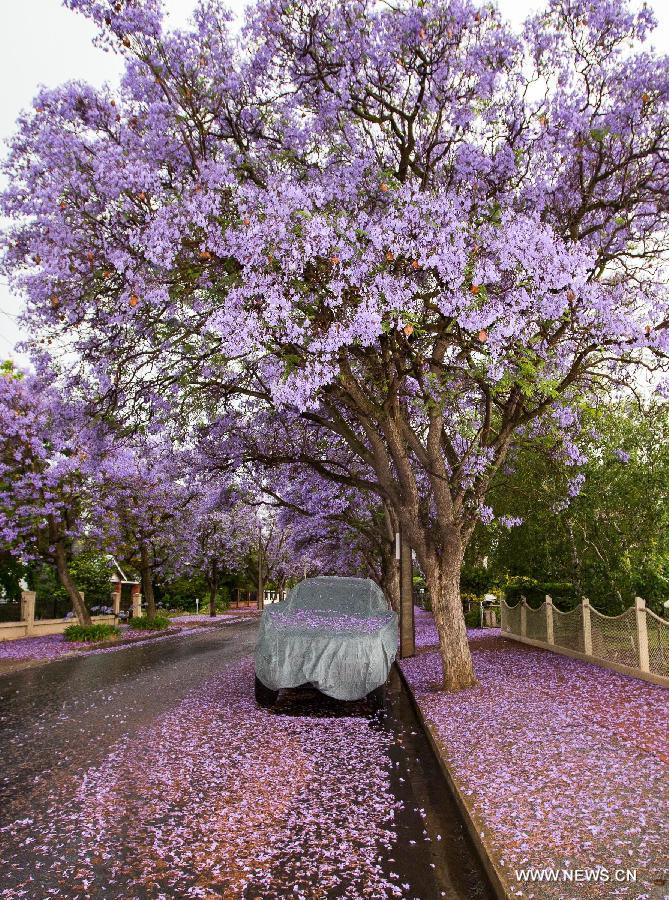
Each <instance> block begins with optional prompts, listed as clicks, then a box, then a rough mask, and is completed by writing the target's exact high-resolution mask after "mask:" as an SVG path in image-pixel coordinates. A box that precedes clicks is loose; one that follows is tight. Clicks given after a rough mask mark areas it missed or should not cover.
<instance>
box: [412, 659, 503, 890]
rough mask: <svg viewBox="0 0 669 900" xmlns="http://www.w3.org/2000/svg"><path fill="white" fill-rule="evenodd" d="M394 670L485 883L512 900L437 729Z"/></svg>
mask: <svg viewBox="0 0 669 900" xmlns="http://www.w3.org/2000/svg"><path fill="white" fill-rule="evenodd" d="M396 667H397V671H398V672H399V676H400V679H401V681H402V684H403V685H404V687H405V688H406V691H407V694H408V696H409V701H410V703H411V705H412V707H413V709H414V711H415V713H416V717H417V718H418V721H419V722H420V724H421V727H422V728H423V731H424V732H425V735H426V737H427V739H428V741H429V743H430V746H431V747H432V750H433V752H434V755H435V756H436V757H437V762H438V763H439V768H440V769H441V771H442V772H443V774H444V778H445V779H446V782H447V784H448V786H449V788H450V789H451V793H452V794H453V796H454V798H455V802H456V804H457V806H458V809H459V810H460V814H461V815H462V818H463V820H464V823H465V825H466V827H467V831H468V832H469V836H470V838H471V839H472V842H473V844H474V846H475V847H476V850H477V852H478V855H479V857H480V859H481V862H482V863H483V868H484V869H485V872H486V875H487V876H488V880H489V881H490V885H491V887H492V889H493V891H494V893H495V896H496V897H497V898H498V900H511V898H512V897H513V894H512V893H511V891H510V889H509V888H508V887H507V886H506V884H505V880H504V876H503V875H502V872H501V871H500V869H499V866H498V865H497V863H496V862H495V859H494V857H493V855H492V853H491V852H490V850H489V849H488V847H487V846H486V844H485V842H484V841H483V839H482V838H481V834H480V828H479V827H478V826H477V824H476V822H475V820H474V816H473V813H472V811H471V810H470V809H469V807H468V806H467V801H466V800H465V798H464V796H463V794H462V791H461V790H460V787H459V785H458V783H457V781H456V780H455V778H454V777H453V774H452V772H451V770H450V769H449V767H448V763H447V762H446V759H447V756H446V752H445V749H444V747H443V745H442V744H441V742H440V740H439V737H438V735H437V733H436V730H435V729H434V728H433V726H432V725H431V724H430V723H429V722H428V721H427V719H426V718H425V716H424V715H423V711H422V709H421V708H420V704H419V703H418V701H417V700H416V698H415V696H414V693H413V691H412V690H411V685H410V684H409V682H408V680H407V677H406V675H405V674H404V672H403V671H402V666H401V665H400V664H399V661H397V662H396Z"/></svg>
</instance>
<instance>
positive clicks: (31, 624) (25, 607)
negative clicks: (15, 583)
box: [21, 591, 35, 635]
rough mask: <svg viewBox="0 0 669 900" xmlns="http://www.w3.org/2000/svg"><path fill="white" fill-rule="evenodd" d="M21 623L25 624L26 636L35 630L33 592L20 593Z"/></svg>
mask: <svg viewBox="0 0 669 900" xmlns="http://www.w3.org/2000/svg"><path fill="white" fill-rule="evenodd" d="M21 621H22V622H25V623H26V635H30V634H33V633H34V630H35V591H21Z"/></svg>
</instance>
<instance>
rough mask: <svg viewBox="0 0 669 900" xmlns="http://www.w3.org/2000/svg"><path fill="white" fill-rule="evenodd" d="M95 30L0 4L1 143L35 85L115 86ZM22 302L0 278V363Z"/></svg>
mask: <svg viewBox="0 0 669 900" xmlns="http://www.w3.org/2000/svg"><path fill="white" fill-rule="evenodd" d="M194 5H195V0H164V6H165V9H166V10H167V11H168V13H169V22H170V23H172V24H173V25H177V26H178V25H183V24H184V23H186V22H187V20H188V18H189V16H190V13H191V11H192V9H193V7H194ZM226 5H228V6H230V7H231V8H232V9H234V10H239V11H241V9H243V7H244V6H245V5H246V2H245V0H227V3H226ZM498 5H499V7H500V10H501V11H502V13H503V15H504V16H505V17H506V18H508V19H510V20H511V21H513V22H515V23H520V22H521V21H522V20H523V19H524V18H525V16H526V15H527V14H528V13H529V12H531V11H533V10H534V9H536V8H539V7H541V6H543V5H544V4H543V3H541V2H540V0H539V2H535V0H531V2H526V0H498ZM650 5H651V6H652V7H653V9H654V10H655V13H656V15H657V18H658V20H659V23H660V24H659V28H658V30H657V31H656V32H655V36H654V38H653V43H654V44H655V46H656V47H657V48H658V49H659V50H662V51H664V52H669V5H667V4H664V3H660V2H659V0H653V2H651V4H650ZM93 34H94V28H93V27H92V26H91V25H90V24H89V23H88V22H87V20H85V19H84V18H83V16H81V15H78V14H76V13H73V12H71V11H70V10H67V9H64V8H63V7H62V6H61V4H60V0H0V85H2V88H1V93H0V142H2V145H3V146H2V149H1V150H0V152H1V153H2V154H3V155H4V152H5V151H4V143H5V141H6V140H7V139H8V138H9V137H10V136H11V135H12V134H13V132H14V123H15V121H16V117H17V115H18V114H19V112H20V111H21V110H22V109H24V108H26V107H28V106H30V104H31V101H32V98H33V97H34V95H35V92H36V90H37V87H38V85H41V84H44V85H47V86H49V87H53V86H55V85H57V84H61V83H62V82H64V81H69V80H71V79H81V80H84V81H88V82H90V83H91V84H94V85H101V84H102V83H103V82H105V81H110V82H112V83H113V82H114V81H115V80H117V79H118V76H119V74H120V71H121V60H120V58H119V57H118V56H115V55H114V54H112V53H105V52H104V51H103V50H100V49H98V48H96V47H93V46H92V43H91V39H92V37H93ZM20 310H21V300H20V299H19V298H17V297H13V296H12V295H11V294H10V293H9V290H8V288H7V286H6V284H5V283H4V281H3V280H2V279H1V278H0V360H1V359H6V358H7V357H12V358H14V359H16V360H17V361H24V362H25V360H23V359H22V357H21V356H20V354H18V353H17V352H15V351H14V345H15V343H16V342H17V341H18V340H19V339H20V338H21V331H20V329H19V325H18V322H17V316H18V314H19V312H20Z"/></svg>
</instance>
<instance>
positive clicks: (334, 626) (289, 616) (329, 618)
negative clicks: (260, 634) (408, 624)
mask: <svg viewBox="0 0 669 900" xmlns="http://www.w3.org/2000/svg"><path fill="white" fill-rule="evenodd" d="M391 619H392V613H385V614H384V613H381V614H380V615H377V616H353V615H344V614H342V613H336V614H335V613H333V612H328V611H327V610H319V609H287V610H278V611H277V612H275V613H273V614H272V619H271V621H272V624H273V625H274V626H275V627H277V628H282V629H283V628H286V629H290V628H296V629H307V630H313V631H329V632H333V631H341V632H353V633H358V634H372V633H373V632H375V631H378V630H379V629H380V628H383V626H384V625H386V624H387V623H388V622H390V621H391Z"/></svg>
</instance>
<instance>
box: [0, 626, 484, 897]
mask: <svg viewBox="0 0 669 900" xmlns="http://www.w3.org/2000/svg"><path fill="white" fill-rule="evenodd" d="M256 628H257V622H256V621H254V620H252V621H248V622H242V623H239V624H230V625H226V626H224V627H222V628H216V629H212V630H207V631H203V633H202V634H195V635H191V636H186V637H184V638H182V639H175V640H166V641H160V642H157V643H154V644H151V643H149V644H145V645H143V646H141V647H136V648H129V649H127V650H123V651H118V652H114V653H109V654H100V655H95V656H88V657H81V658H74V659H64V660H60V661H56V662H52V663H49V664H47V665H44V666H40V667H38V668H33V669H27V670H24V671H21V672H18V673H15V674H13V675H5V676H0V767H1V768H0V828H2V827H3V826H4V825H6V824H8V823H10V822H13V821H15V820H17V819H21V818H27V817H31V818H34V819H38V818H39V812H40V809H46V808H47V807H48V803H49V801H50V795H51V794H52V793H53V790H54V787H55V789H61V790H62V789H63V788H65V789H67V785H68V784H69V783H72V784H76V783H77V781H78V780H80V778H81V776H82V775H83V773H84V772H85V771H86V770H88V769H89V768H90V767H91V766H95V765H96V764H99V763H100V761H101V760H103V759H104V758H105V756H106V754H107V753H108V752H109V750H110V748H111V747H112V746H113V745H114V744H115V743H116V742H117V741H118V739H119V738H121V737H123V736H124V735H132V734H133V733H134V732H135V731H137V729H139V728H141V727H143V726H146V725H149V724H151V723H152V722H153V721H154V720H155V719H156V718H157V717H158V716H160V715H161V714H163V713H165V712H168V711H169V710H170V709H172V708H173V707H174V706H175V705H176V704H177V703H178V702H179V701H180V700H182V699H183V698H184V697H185V696H186V695H187V694H188V693H189V691H191V690H192V689H193V688H195V687H197V686H198V685H200V684H201V683H202V682H203V681H205V680H206V679H207V678H211V677H212V676H213V675H216V674H219V673H221V672H223V671H224V670H225V668H226V666H227V665H228V664H229V663H231V662H234V661H236V660H239V659H241V658H243V657H245V656H248V655H249V654H250V653H251V652H252V650H253V647H254V644H255V634H256ZM352 708H353V709H354V714H359V715H361V716H365V717H368V718H369V719H370V727H372V728H381V729H388V730H390V732H391V734H392V737H393V741H392V745H391V749H390V751H389V761H388V768H389V773H390V780H391V786H392V790H393V792H394V794H395V796H396V797H397V798H398V799H399V800H401V801H403V807H402V809H401V810H400V811H399V813H398V814H397V816H396V831H397V842H396V846H394V847H393V848H392V850H391V852H390V853H389V852H388V851H382V852H381V853H380V861H381V864H382V865H383V867H384V869H387V870H388V871H390V870H391V869H392V870H394V871H395V872H397V873H399V875H400V878H401V882H402V883H405V884H407V885H410V886H411V887H410V890H409V891H407V892H406V896H407V897H408V898H420V900H432V898H435V900H436V898H441V897H446V898H467V900H469V898H471V900H477V898H489V897H491V896H492V893H491V891H490V888H489V886H488V884H487V881H486V878H485V875H484V873H483V870H482V868H481V865H480V862H479V861H478V859H477V856H476V853H475V851H474V849H473V847H472V845H471V843H470V841H469V838H468V836H467V833H466V830H465V828H464V825H463V823H462V821H461V819H460V815H459V812H458V810H457V807H456V806H455V803H454V801H453V799H452V797H451V795H450V793H449V791H448V787H447V785H446V783H445V781H444V779H443V776H442V774H441V771H440V769H439V767H438V765H437V762H436V760H435V758H434V756H433V754H432V750H431V748H430V746H429V744H428V743H427V740H426V738H425V736H424V734H423V733H422V731H421V728H420V726H419V725H418V723H417V720H416V718H415V715H414V713H413V710H412V708H411V705H410V703H409V700H408V698H407V696H406V694H405V692H404V689H403V688H402V686H401V683H400V680H399V677H398V675H397V674H396V673H395V672H393V673H392V676H391V679H390V682H389V688H388V695H387V701H386V707H385V710H384V711H383V712H382V713H381V714H372V713H371V712H370V710H369V709H368V708H367V706H366V704H359V705H358V706H357V707H356V705H355V704H353V705H352V704H338V703H337V702H336V701H329V699H328V698H322V697H321V696H320V695H318V694H317V693H316V692H313V691H310V690H302V691H291V692H285V693H282V695H281V699H280V705H279V708H278V709H277V711H276V712H277V714H279V715H281V714H287V715H290V714H291V712H292V713H293V714H295V713H299V714H300V715H304V714H307V715H310V714H315V715H319V716H320V715H324V716H328V717H331V716H332V717H336V716H337V715H351V711H352ZM421 808H422V809H423V810H424V811H425V813H426V817H425V820H423V818H421V816H420V814H419V810H420V809H421ZM0 854H2V848H1V847H0ZM25 867H26V868H27V869H28V868H29V867H30V848H29V847H26V849H25ZM3 868H4V867H3ZM3 881H4V876H3V871H2V870H1V869H0V895H1V894H2V893H4V891H3V888H9V887H10V883H9V882H5V883H4V884H3ZM35 891H36V892H35V893H34V894H30V893H29V894H26V895H25V896H29V897H40V898H41V897H43V896H47V886H46V885H43V886H42V887H40V888H38V886H37V885H36V886H35ZM73 896H75V895H73ZM76 896H80V895H79V894H76ZM97 896H103V895H100V894H97ZM127 896H128V897H133V896H136V895H135V893H133V892H129V893H128V895H127ZM175 896H177V895H175ZM249 896H250V895H249Z"/></svg>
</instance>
